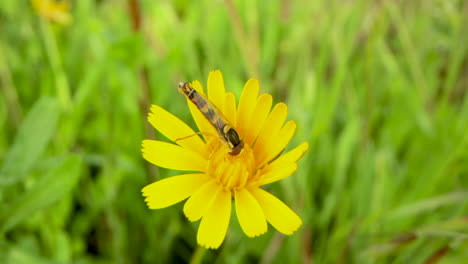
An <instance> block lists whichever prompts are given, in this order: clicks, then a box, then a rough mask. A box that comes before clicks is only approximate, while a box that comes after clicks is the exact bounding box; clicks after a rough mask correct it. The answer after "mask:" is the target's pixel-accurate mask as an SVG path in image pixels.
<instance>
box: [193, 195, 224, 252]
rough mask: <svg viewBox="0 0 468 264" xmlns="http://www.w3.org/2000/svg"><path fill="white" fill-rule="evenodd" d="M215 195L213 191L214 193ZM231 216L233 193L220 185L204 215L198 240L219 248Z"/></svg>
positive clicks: (203, 244)
mask: <svg viewBox="0 0 468 264" xmlns="http://www.w3.org/2000/svg"><path fill="white" fill-rule="evenodd" d="M212 195H213V193H212ZM230 218H231V193H230V192H225V191H223V190H222V187H219V189H218V192H217V194H216V198H215V199H214V201H213V203H212V205H211V207H210V208H209V210H208V211H207V212H206V214H205V215H204V216H203V218H202V220H201V223H200V227H199V228H198V233H197V242H198V244H200V245H201V246H203V247H206V248H212V249H217V248H219V246H220V245H221V243H223V240H224V238H225V237H226V232H227V229H228V226H229V219H230Z"/></svg>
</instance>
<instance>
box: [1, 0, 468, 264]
mask: <svg viewBox="0 0 468 264" xmlns="http://www.w3.org/2000/svg"><path fill="white" fill-rule="evenodd" d="M57 3H58V4H57ZM67 3H68V4H69V5H67ZM467 14H468V3H467V2H466V1H462V0H420V1H417V0H415V1H403V0H400V1H398V0H396V1H391V0H381V1H374V0H354V1H353V0H347V1H339V0H334V1H326V0H314V1H266V0H264V1H245V0H243V1H235V0H228V1H220V0H218V1H208V0H201V1H183V0H180V1H151V0H145V1H143V0H142V1H137V0H135V1H134V0H129V1H124V0H121V1H117V0H112V1H111V0H99V1H98V0H80V1H70V2H63V1H62V2H60V1H59V2H55V1H52V0H48V1H46V0H34V1H13V0H11V1H7V0H4V1H1V4H0V132H1V133H0V262H1V263H15V264H16V263H80V264H81V263H184V262H192V263H212V262H215V263H427V264H433V263H446V264H448V263H467V262H466V261H467V260H468V94H467V93H468V26H467V25H468V15H467ZM213 69H220V70H221V71H222V72H223V75H224V79H225V83H226V87H227V89H229V90H231V91H233V92H234V93H235V94H236V95H237V96H239V95H240V91H241V89H242V86H243V84H244V83H245V81H246V80H247V79H248V78H251V77H253V78H257V79H259V80H260V83H261V92H262V93H271V94H273V96H274V98H275V101H276V102H280V101H284V102H286V103H287V104H288V106H289V116H288V118H289V119H292V120H296V122H297V124H298V131H297V134H296V136H295V138H294V140H293V142H292V143H291V146H294V145H297V144H298V143H300V142H303V141H308V142H309V143H310V149H309V152H308V153H307V154H306V156H305V157H304V158H303V160H302V161H301V162H300V163H299V169H298V171H297V172H296V173H295V174H294V175H293V176H291V177H289V178H287V179H285V180H283V181H281V182H278V183H274V184H271V186H269V187H268V188H269V189H268V190H269V191H271V192H272V193H274V194H275V195H276V196H278V197H280V198H281V199H282V200H283V201H285V202H286V203H287V204H288V205H290V206H291V207H292V208H293V209H294V210H295V211H296V212H298V214H299V215H300V216H301V217H302V219H303V222H304V224H303V226H302V227H301V228H300V229H299V230H298V231H297V232H296V233H295V234H294V235H292V236H283V235H281V234H280V233H278V232H277V231H276V230H274V228H272V227H271V226H270V228H269V231H268V233H267V234H265V235H263V236H261V237H259V238H255V239H250V238H247V237H246V236H245V235H244V234H243V232H242V231H241V230H240V227H239V224H238V223H237V222H236V221H237V220H236V218H235V217H234V216H233V217H232V219H231V225H230V230H229V232H228V235H227V238H226V240H225V242H224V244H223V245H222V247H221V248H220V249H219V250H216V251H212V250H203V249H200V248H198V247H197V245H196V231H197V226H198V223H190V222H189V221H188V220H187V219H186V218H185V217H184V215H183V213H182V210H181V208H182V204H178V205H176V206H173V207H170V208H167V209H162V210H157V211H155V210H149V209H147V207H146V205H145V204H144V201H143V198H142V196H141V188H142V187H143V186H145V185H146V184H148V183H151V182H153V181H155V180H157V179H162V178H165V177H168V176H171V175H175V174H177V172H175V171H169V170H165V169H158V168H156V167H155V166H153V165H151V164H149V163H148V162H146V161H144V160H143V158H142V157H141V153H140V148H141V141H142V140H143V139H145V138H158V139H162V140H164V139H163V137H162V136H161V135H159V134H157V133H156V132H155V131H154V129H152V128H151V127H149V124H148V122H147V121H146V115H147V112H148V111H149V106H150V104H158V105H161V106H163V107H164V108H166V109H168V110H169V111H170V112H172V113H174V114H175V115H177V116H178V117H180V118H181V119H182V120H184V121H186V122H188V123H189V124H192V125H193V121H192V120H191V117H190V114H189V111H188V107H187V105H186V102H185V99H184V97H183V95H181V94H179V93H178V91H177V89H176V86H177V84H178V82H179V81H181V80H187V81H192V80H195V79H197V80H200V81H201V82H202V83H203V84H204V85H205V84H206V78H207V76H208V73H209V71H211V70H213ZM291 146H290V147H291ZM290 147H289V148H290Z"/></svg>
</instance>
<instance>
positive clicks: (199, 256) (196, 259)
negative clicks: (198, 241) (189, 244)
mask: <svg viewBox="0 0 468 264" xmlns="http://www.w3.org/2000/svg"><path fill="white" fill-rule="evenodd" d="M205 252H206V249H205V248H203V247H200V246H197V249H196V250H195V253H193V255H192V259H190V264H199V263H202V260H203V256H204V255H205Z"/></svg>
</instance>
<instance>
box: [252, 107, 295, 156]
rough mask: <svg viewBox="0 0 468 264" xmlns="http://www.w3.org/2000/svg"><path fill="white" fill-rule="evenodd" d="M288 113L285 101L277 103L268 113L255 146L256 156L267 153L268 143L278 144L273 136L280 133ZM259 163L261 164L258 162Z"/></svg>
mask: <svg viewBox="0 0 468 264" xmlns="http://www.w3.org/2000/svg"><path fill="white" fill-rule="evenodd" d="M287 114H288V107H287V106H286V105H285V104H284V103H278V104H276V105H275V107H274V108H273V110H272V111H271V113H270V114H269V115H268V117H267V119H266V120H265V123H264V124H263V127H262V129H261V130H260V134H259V135H258V138H257V141H256V142H255V146H254V153H255V156H256V157H257V156H262V155H265V154H266V153H265V152H266V151H267V147H268V146H267V145H269V144H276V142H273V141H272V137H273V136H274V135H277V134H278V133H279V130H280V129H281V127H282V126H283V123H284V121H285V120H286V116H287ZM257 165H260V163H259V162H257Z"/></svg>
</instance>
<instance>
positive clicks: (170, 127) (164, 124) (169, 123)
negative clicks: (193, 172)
mask: <svg viewBox="0 0 468 264" xmlns="http://www.w3.org/2000/svg"><path fill="white" fill-rule="evenodd" d="M151 112H152V113H150V114H149V115H148V121H149V122H150V123H151V125H153V127H154V128H156V129H157V130H158V131H159V132H161V134H163V135H164V136H166V137H167V138H168V139H170V140H172V141H174V142H176V143H177V144H178V145H180V146H182V147H184V148H188V149H191V150H193V151H195V152H197V153H198V154H200V155H201V156H203V157H204V158H208V149H207V147H206V145H205V143H204V142H203V140H202V139H201V138H200V137H199V136H198V135H196V133H195V131H193V129H191V128H190V127H189V126H188V125H187V124H185V123H184V122H182V121H181V120H180V119H179V118H177V117H176V116H174V115H173V114H171V113H169V112H168V111H166V110H164V109H163V108H162V107H160V106H157V105H152V106H151Z"/></svg>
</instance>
